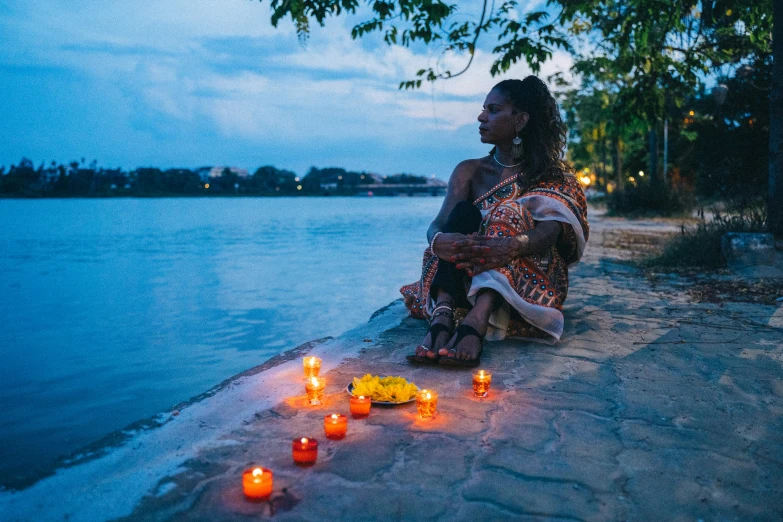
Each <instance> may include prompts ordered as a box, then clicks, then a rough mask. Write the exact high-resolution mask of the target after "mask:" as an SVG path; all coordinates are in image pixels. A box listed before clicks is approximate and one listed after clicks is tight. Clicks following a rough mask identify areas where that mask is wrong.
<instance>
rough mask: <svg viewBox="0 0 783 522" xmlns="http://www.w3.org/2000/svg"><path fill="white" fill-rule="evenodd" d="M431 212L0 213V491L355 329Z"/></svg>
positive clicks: (227, 208)
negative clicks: (305, 346)
mask: <svg viewBox="0 0 783 522" xmlns="http://www.w3.org/2000/svg"><path fill="white" fill-rule="evenodd" d="M440 203H441V199H440V198H371V199H363V198H270V199H263V198H258V199H244V198H236V199H234V198H228V199H154V200H141V199H109V200H97V199H90V200H43V201H18V200H13V201H9V200H5V201H0V226H1V227H2V230H3V234H2V236H0V270H2V273H3V274H4V275H5V277H4V278H3V280H2V281H1V282H0V295H2V296H3V297H2V299H0V317H2V319H3V324H2V327H1V328H0V356H1V357H2V360H3V364H2V365H0V380H1V382H2V386H1V387H0V411H2V412H3V415H2V416H0V477H3V479H2V480H3V481H4V482H6V483H9V482H13V481H14V480H18V479H20V478H21V477H22V476H23V475H25V474H31V473H35V472H36V471H37V470H40V469H43V468H45V467H46V466H48V465H51V463H52V461H53V460H54V459H56V458H57V457H58V456H62V455H64V454H67V453H70V452H72V451H74V450H76V449H78V448H79V447H81V446H84V445H85V444H87V443H89V442H91V441H93V440H95V439H97V438H99V437H101V436H102V435H105V434H107V433H109V432H111V431H114V430H116V429H119V428H122V427H123V426H125V425H127V424H129V423H130V422H133V421H135V420H138V419H140V418H143V417H147V416H150V415H153V414H155V413H157V412H159V411H162V410H164V409H166V408H167V407H169V406H171V405H173V404H175V403H177V402H179V401H182V400H186V399H188V398H190V397H192V396H194V395H196V394H198V393H200V392H202V391H205V390H206V389H208V388H210V387H211V386H213V385H215V384H217V383H219V382H221V381H222V380H224V379H226V378H227V377H230V376H231V375H234V374H236V373H239V372H241V371H243V370H245V369H247V368H250V367H252V366H255V365H257V364H261V363H263V362H264V361H265V360H267V359H269V358H270V357H271V356H273V355H275V354H277V353H279V352H281V351H284V350H286V349H289V348H291V347H294V346H296V345H298V344H300V343H302V342H305V341H308V340H310V339H314V338H319V337H324V336H327V335H338V334H339V333H341V332H342V331H345V330H347V329H349V328H352V327H354V326H356V325H357V324H359V323H360V322H363V321H366V320H367V319H368V318H369V317H370V315H371V314H372V312H373V311H375V310H376V309H378V308H380V307H381V306H384V305H386V304H388V303H389V302H390V301H392V300H394V299H397V298H398V297H399V293H398V289H399V287H400V286H401V285H402V284H405V283H409V282H411V281H413V280H415V279H417V278H418V276H419V270H420V266H421V252H422V251H423V249H424V248H425V247H426V241H425V232H426V228H427V226H428V225H429V223H430V221H431V220H432V218H433V217H434V215H435V214H436V213H437V210H438V208H439V207H440Z"/></svg>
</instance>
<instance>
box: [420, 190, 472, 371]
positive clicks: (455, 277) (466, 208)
mask: <svg viewBox="0 0 783 522" xmlns="http://www.w3.org/2000/svg"><path fill="white" fill-rule="evenodd" d="M480 225H481V211H479V209H478V208H476V206H475V205H473V204H472V203H471V202H470V201H460V202H459V203H457V205H456V206H455V207H454V210H452V211H451V213H450V214H449V217H448V219H447V220H446V223H445V225H444V226H443V232H449V233H452V232H456V233H459V234H465V235H467V234H471V233H473V232H477V231H478V229H479V226H480ZM430 296H431V297H432V298H433V299H434V301H435V307H436V308H437V307H439V306H447V307H449V308H451V309H452V310H454V308H455V307H460V308H467V307H468V306H469V304H468V300H467V293H466V291H465V272H464V270H458V269H457V267H456V265H455V264H454V263H450V262H448V261H444V260H442V259H440V260H439V261H438V270H437V272H436V273H435V277H434V278H433V280H432V285H431V287H430ZM431 324H443V325H445V326H447V327H448V328H449V330H451V329H452V328H453V327H454V318H453V315H452V316H448V315H438V316H437V317H434V318H433V319H432V323H431ZM449 337H450V336H449V334H448V332H445V331H444V332H441V333H440V334H438V336H437V338H436V339H432V336H431V334H430V333H429V332H428V333H427V335H426V337H425V338H424V341H423V343H422V344H420V345H419V346H418V347H417V348H416V355H419V356H426V357H429V358H430V359H435V358H437V354H438V350H439V349H440V348H441V347H442V346H443V345H444V344H445V343H446V342H448V340H449Z"/></svg>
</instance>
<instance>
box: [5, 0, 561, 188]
mask: <svg viewBox="0 0 783 522" xmlns="http://www.w3.org/2000/svg"><path fill="white" fill-rule="evenodd" d="M462 16H464V17H471V16H477V15H476V14H475V13H470V12H466V13H463V14H462ZM355 20H356V17H353V18H351V17H349V18H341V19H338V20H331V21H330V22H329V23H327V26H326V27H325V28H320V27H317V26H316V27H313V28H312V30H311V35H310V38H309V41H308V43H307V45H306V47H303V46H302V45H300V43H299V41H298V39H297V37H296V34H295V31H294V30H293V27H292V24H291V23H290V22H287V21H284V22H281V24H280V27H278V28H277V29H275V28H272V27H271V26H270V24H269V7H268V3H263V4H258V3H256V2H249V1H247V2H245V1H236V2H226V1H225V0H168V1H166V2H163V1H154V2H139V3H134V4H133V5H129V4H127V3H123V4H120V3H110V2H102V3H95V2H87V1H86V0H82V1H74V2H69V3H67V4H64V3H61V2H54V1H52V0H44V1H40V2H35V3H29V4H21V6H17V7H16V8H15V9H13V10H12V11H11V12H3V11H0V44H2V45H3V46H4V49H9V52H8V53H5V54H4V56H2V57H0V74H4V75H9V78H6V79H10V77H13V78H14V79H18V78H20V77H21V76H20V75H21V74H22V73H21V72H19V71H21V70H22V69H24V70H26V71H28V72H27V73H25V74H27V75H28V76H30V75H34V74H37V73H31V72H29V71H36V70H39V71H41V70H50V71H66V72H67V74H68V76H69V77H73V78H79V83H78V84H77V83H74V82H71V83H68V84H67V85H66V84H63V85H60V86H59V87H58V86H57V81H56V79H54V77H53V76H52V75H53V74H55V73H48V74H49V76H47V78H48V79H47V81H50V82H52V83H51V85H52V87H51V88H52V89H54V88H59V89H60V92H59V93H58V96H56V97H46V96H45V95H44V94H41V98H40V99H39V100H38V104H39V106H40V107H41V108H44V107H45V109H46V110H49V111H57V112H61V113H64V112H63V111H62V109H63V108H64V104H72V105H73V106H74V107H77V106H78V107H80V109H79V111H75V112H81V113H83V114H84V116H83V118H85V119H86V118H93V120H85V121H79V122H78V125H79V126H86V127H93V128H109V127H110V128H111V129H112V132H113V133H114V134H113V136H112V138H113V139H112V140H111V141H110V140H103V141H101V140H99V139H98V136H96V137H95V138H94V140H95V141H94V142H88V141H86V140H87V138H85V137H84V136H83V135H81V134H80V135H79V138H78V141H73V140H75V139H76V138H75V137H74V135H72V133H70V132H63V131H62V130H59V129H60V128H61V127H62V128H66V127H68V125H67V122H65V121H60V122H59V123H58V125H59V126H60V127H57V128H55V127H52V128H50V129H45V128H36V129H35V133H36V134H39V132H40V134H42V135H43V136H45V139H43V141H41V142H40V143H39V146H40V147H42V148H41V150H45V153H46V155H47V156H49V157H52V156H54V157H57V154H54V153H53V152H52V151H56V150H57V149H60V150H62V152H61V153H60V155H72V154H79V152H78V151H79V149H80V148H84V147H91V148H92V149H93V150H98V151H100V150H101V147H108V143H109V142H111V143H114V144H117V143H120V144H122V146H121V149H117V150H116V151H110V150H105V151H103V152H102V153H101V154H99V156H100V157H107V156H108V157H112V158H116V160H117V161H122V162H123V163H125V164H130V166H132V165H133V164H134V163H135V162H136V161H138V160H135V159H134V158H136V157H143V158H150V159H149V160H148V161H150V162H153V163H154V154H160V163H161V164H163V163H165V162H166V161H170V162H175V161H176V162H182V163H181V164H207V163H209V161H210V158H214V157H216V156H219V155H224V156H225V155H233V156H235V157H236V158H237V159H235V160H233V161H234V162H241V161H263V162H264V163H279V164H280V165H281V166H284V165H288V166H289V168H298V169H302V168H304V167H305V166H307V165H312V164H321V163H320V161H321V159H322V158H332V160H331V161H337V160H344V161H347V162H353V163H355V164H359V163H362V162H364V164H365V165H366V168H375V169H376V170H382V169H388V171H392V172H393V171H400V170H406V171H409V172H416V170H417V165H421V166H422V168H424V167H423V166H424V165H427V167H426V168H428V169H429V170H430V171H434V172H439V173H440V172H448V171H450V168H451V167H446V166H447V165H453V164H456V162H457V161H459V160H460V159H463V157H464V154H466V151H468V150H472V149H471V147H474V146H475V143H473V142H474V141H475V140H476V137H475V136H474V134H475V133H474V128H473V127H474V125H475V119H476V116H477V115H478V111H479V110H480V107H481V103H482V101H483V98H484V96H485V95H486V93H487V92H488V91H489V90H490V89H491V87H492V86H493V85H494V84H495V83H496V82H497V81H499V80H500V79H502V78H506V77H517V78H521V77H523V76H525V75H527V74H529V69H528V68H527V67H526V66H525V65H523V64H517V65H515V66H513V67H512V68H511V70H510V71H509V72H508V73H506V74H505V75H503V76H502V77H496V78H492V77H490V76H489V74H488V71H489V67H490V65H491V63H492V61H493V57H492V55H491V54H490V53H489V52H488V51H487V50H486V49H484V48H481V49H479V50H478V52H477V53H476V56H475V58H474V62H473V65H472V67H471V68H470V70H468V71H467V72H466V73H465V74H464V75H462V76H460V77H459V78H455V79H452V80H447V81H439V82H436V83H435V84H434V85H430V84H426V83H425V84H424V86H423V88H422V89H420V90H415V91H410V90H409V91H400V90H398V89H397V84H398V83H399V82H400V81H402V80H406V79H412V78H413V77H414V74H415V72H416V70H418V69H420V68H423V67H426V66H427V65H428V64H436V63H438V61H440V62H441V64H442V65H443V66H444V67H448V68H450V69H451V70H452V71H456V70H458V69H461V68H462V67H463V66H464V64H465V61H466V58H465V57H464V56H454V55H447V56H443V57H441V56H440V55H439V54H438V52H437V50H433V49H426V48H420V47H414V48H404V47H396V46H395V47H389V46H387V45H385V44H384V43H383V42H382V41H381V39H380V37H379V35H372V36H370V37H368V38H365V39H362V40H359V41H355V40H352V39H351V38H350V27H351V26H352V24H353V23H354V22H355ZM490 43H491V42H487V45H489V44H490ZM569 65H570V58H568V56H567V55H566V54H564V53H556V54H555V57H554V59H553V60H552V63H551V64H547V65H546V66H545V67H544V72H545V73H547V74H548V73H549V72H550V71H553V70H554V69H555V68H558V67H560V68H567V67H568V66H569ZM14 67H16V68H17V69H13V68H14ZM2 71H6V72H2ZM40 74H43V73H40ZM63 74H66V73H65V72H64V73H63ZM77 85H78V86H77ZM3 89H4V87H2V86H0V97H2V95H3V93H4V92H6V93H7V94H9V95H11V94H12V95H13V96H12V97H11V98H9V100H11V101H9V102H8V104H7V105H5V106H4V107H11V106H12V105H18V106H19V107H18V108H8V109H4V114H3V115H2V116H3V117H4V118H5V119H6V120H7V121H11V122H12V124H16V125H18V126H24V125H25V123H24V112H25V111H29V110H32V106H30V105H29V103H30V102H29V101H28V100H27V97H26V95H24V94H23V93H22V91H21V90H16V91H13V92H11V91H8V88H5V89H6V91H3ZM42 92H43V91H42ZM85 92H87V93H89V96H88V97H87V98H85V97H84V93H85ZM69 97H70V100H71V101H69ZM55 103H57V104H59V106H56V105H54V104H55ZM85 103H87V104H89V106H90V107H92V108H94V110H92V109H91V110H89V111H85V110H84V108H83V107H84V104H85ZM26 104H27V105H26ZM70 112H74V111H70ZM98 115H100V116H98ZM98 117H101V118H103V119H106V120H111V121H112V124H111V125H110V126H109V125H108V123H106V122H105V121H98V120H95V119H94V118H98ZM14 122H15V123H14ZM123 132H124V133H126V135H123V134H122V133H123ZM30 134H32V130H31V131H30ZM58 134H59V135H61V137H60V138H59V140H60V141H57V140H58ZM93 134H94V133H93ZM47 140H48V141H47ZM69 140H70V141H69ZM15 143H16V145H15V146H17V147H18V143H19V142H18V141H17V142H15ZM150 144H153V145H150ZM113 146H116V145H113ZM1 147H2V145H0V162H2V161H8V160H9V159H10V158H9V157H8V156H11V157H12V158H16V157H17V156H19V151H16V150H14V151H10V152H9V151H8V150H7V149H3V148H1ZM427 147H429V148H430V150H431V151H435V152H430V153H428V152H427V150H426V149H427ZM400 149H407V150H410V151H415V152H412V153H410V154H406V153H404V152H403V153H400V154H398V153H397V151H398V150H400ZM476 150H479V149H476ZM257 151H261V152H257ZM193 154H201V155H202V156H200V157H191V156H192V155H193ZM33 155H34V154H33ZM261 155H266V156H265V157H266V158H268V159H265V160H259V159H258V158H259V157H260V156H261ZM189 158H190V159H189ZM243 158H244V159H243ZM224 161H225V159H224ZM324 161H325V160H324ZM395 165H396V166H395ZM244 166H247V167H253V166H254V165H252V164H251V165H248V164H246V165H244ZM255 166H257V165H255Z"/></svg>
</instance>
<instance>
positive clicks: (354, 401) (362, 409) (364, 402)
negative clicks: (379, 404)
mask: <svg viewBox="0 0 783 522" xmlns="http://www.w3.org/2000/svg"><path fill="white" fill-rule="evenodd" d="M371 405H372V399H370V398H369V397H365V396H364V395H359V396H358V397H351V415H353V417H354V418H355V419H360V418H362V417H366V416H368V415H369V414H370V406H371Z"/></svg>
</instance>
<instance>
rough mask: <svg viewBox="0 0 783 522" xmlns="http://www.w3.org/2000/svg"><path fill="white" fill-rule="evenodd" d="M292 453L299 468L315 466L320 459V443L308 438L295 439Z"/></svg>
mask: <svg viewBox="0 0 783 522" xmlns="http://www.w3.org/2000/svg"><path fill="white" fill-rule="evenodd" d="M291 453H292V455H293V457H294V464H296V465H297V466H302V467H309V466H313V465H314V464H315V461H316V459H317V458H318V441H317V440H315V439H313V438H308V437H302V438H300V439H294V442H293V444H292V445H291Z"/></svg>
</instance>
